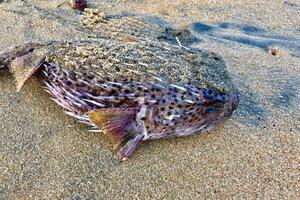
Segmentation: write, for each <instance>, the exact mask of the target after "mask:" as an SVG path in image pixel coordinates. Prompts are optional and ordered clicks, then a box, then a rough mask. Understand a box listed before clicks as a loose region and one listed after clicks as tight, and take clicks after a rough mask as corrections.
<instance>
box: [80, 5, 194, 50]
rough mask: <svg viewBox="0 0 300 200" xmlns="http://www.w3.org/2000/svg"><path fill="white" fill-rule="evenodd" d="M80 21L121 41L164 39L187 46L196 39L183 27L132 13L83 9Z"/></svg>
mask: <svg viewBox="0 0 300 200" xmlns="http://www.w3.org/2000/svg"><path fill="white" fill-rule="evenodd" d="M81 23H82V25H83V26H84V27H86V28H88V29H90V30H92V31H93V32H94V33H97V34H99V35H100V36H103V37H107V38H110V39H117V40H121V41H141V40H148V41H164V42H168V43H172V44H178V41H179V42H180V43H181V44H182V45H186V46H188V45H189V44H190V43H192V42H194V41H196V40H197V39H196V38H195V37H194V36H193V35H192V34H191V32H190V31H189V30H188V29H185V28H179V29H178V28H173V27H171V26H167V25H158V24H156V23H153V22H151V21H150V20H149V19H146V17H142V16H137V15H132V14H116V15H106V14H105V13H104V12H101V11H100V10H99V9H91V8H86V9H84V12H83V15H82V18H81ZM177 40H178V41H177Z"/></svg>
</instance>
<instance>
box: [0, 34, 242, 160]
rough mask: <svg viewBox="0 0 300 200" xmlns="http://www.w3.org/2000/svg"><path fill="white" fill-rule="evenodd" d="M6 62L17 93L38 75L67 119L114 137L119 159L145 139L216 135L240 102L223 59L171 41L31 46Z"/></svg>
mask: <svg viewBox="0 0 300 200" xmlns="http://www.w3.org/2000/svg"><path fill="white" fill-rule="evenodd" d="M1 62H2V65H3V66H7V67H8V68H9V69H10V71H11V72H12V73H13V74H14V76H15V78H16V80H17V82H18V88H19V89H20V88H21V87H22V86H23V85H24V83H25V81H26V80H27V79H28V78H29V77H30V76H31V75H33V74H34V73H35V72H37V71H39V74H41V76H40V77H41V79H42V80H43V82H44V83H45V85H46V91H47V92H49V93H50V94H51V95H52V96H53V100H54V101H55V102H56V103H57V104H59V105H60V106H62V107H64V108H65V109H66V110H67V112H66V113H67V114H69V115H71V116H72V117H75V118H77V119H78V120H79V121H81V122H83V123H86V124H88V125H90V126H92V127H93V128H94V129H99V130H102V131H103V132H104V133H106V134H109V135H112V136H113V138H114V139H115V141H116V142H117V147H116V148H117V150H118V156H119V158H120V159H121V160H126V159H128V158H129V157H130V156H131V155H132V154H133V152H134V151H135V149H136V148H137V146H138V144H139V143H140V142H141V141H145V140H149V139H159V138H166V137H174V136H185V135H190V134H192V133H195V132H203V131H207V130H210V129H212V128H214V127H215V126H217V125H218V124H220V123H222V122H224V121H225V120H226V119H228V118H229V117H230V116H231V115H232V113H233V111H234V110H235V109H236V107H237V105H238V102H239V98H238V94H237V91H236V89H235V88H234V86H233V84H232V82H231V80H230V77H229V76H228V73H227V71H226V66H225V64H224V62H223V61H222V59H221V58H220V57H219V56H218V55H216V54H214V53H211V52H206V51H202V50H198V49H187V48H182V47H179V46H176V45H172V44H169V43H165V42H153V43H149V42H147V41H139V42H134V41H130V42H124V41H119V40H111V39H103V40H101V39H99V40H97V41H73V42H49V43H47V44H27V45H25V46H22V47H18V48H16V49H15V50H13V51H10V52H9V53H4V54H2V56H0V65H1ZM23 69H27V70H26V71H27V73H24V72H23V71H22V70H23Z"/></svg>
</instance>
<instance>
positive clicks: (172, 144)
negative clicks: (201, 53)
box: [0, 0, 300, 199]
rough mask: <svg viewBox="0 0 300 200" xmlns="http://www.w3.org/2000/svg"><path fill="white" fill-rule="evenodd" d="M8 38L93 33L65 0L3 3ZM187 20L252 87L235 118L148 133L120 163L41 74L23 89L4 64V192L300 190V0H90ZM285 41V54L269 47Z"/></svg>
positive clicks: (271, 193)
mask: <svg viewBox="0 0 300 200" xmlns="http://www.w3.org/2000/svg"><path fill="white" fill-rule="evenodd" d="M0 2H1V3H0V48H1V50H6V49H8V48H10V47H13V46H16V45H19V44H22V43H24V42H26V41H49V40H69V39H72V38H86V37H88V36H90V35H92V34H91V33H90V32H89V31H87V30H82V29H81V28H80V26H79V24H78V18H79V15H80V13H79V12H76V11H73V10H70V9H69V8H68V7H67V6H62V7H61V8H60V9H56V6H57V5H58V4H60V3H61V2H63V0H60V1H59V0H55V1H38V0H27V1H25V0H22V1H21V0H13V1H5V0H4V1H0ZM89 2H90V6H93V7H98V8H101V9H103V10H104V11H106V12H109V13H119V12H133V13H139V14H143V15H147V16H149V17H150V18H152V19H153V20H154V21H156V22H157V23H170V24H173V25H175V26H179V27H182V26H184V27H188V28H189V29H190V30H191V31H192V32H193V33H194V34H195V35H196V36H197V37H198V38H199V42H198V43H195V44H193V47H198V48H203V49H207V50H211V51H214V52H217V53H218V54H220V55H221V56H222V57H223V58H224V60H225V62H226V64H227V66H228V71H229V72H230V74H231V76H232V78H233V81H234V82H235V85H236V86H237V87H238V89H239V90H240V92H241V103H240V106H239V108H238V110H237V111H236V112H235V113H234V115H233V116H232V118H231V119H229V120H228V121H227V122H226V123H225V124H224V125H222V126H220V127H219V128H217V129H215V130H213V131H211V132H207V133H202V134H195V135H193V136H191V137H186V138H175V139H166V140H159V141H149V142H146V143H144V144H143V145H142V146H141V147H140V148H139V149H138V151H137V152H136V154H135V155H134V156H133V157H132V158H131V159H130V160H129V161H126V162H119V161H118V160H117V159H116V157H115V155H114V153H113V151H112V146H113V144H112V143H111V141H110V139H109V138H108V137H106V136H104V135H101V134H99V133H89V132H87V127H86V126H85V125H82V124H79V123H77V122H76V120H74V119H72V118H70V117H68V116H66V115H65V114H64V113H63V110H62V109H61V108H60V107H58V106H57V105H56V104H55V103H54V102H53V101H51V100H50V99H49V96H48V94H47V93H46V92H45V91H43V88H42V85H41V84H40V82H39V81H37V80H36V79H33V80H31V81H29V82H28V84H27V85H26V86H25V87H24V88H23V90H22V91H21V92H19V93H17V92H16V91H15V86H14V82H13V79H12V77H11V76H10V75H9V73H8V72H4V71H3V70H2V71H0V130H1V134H0V199H300V129H299V121H300V108H299V105H300V95H299V85H300V76H299V74H300V28H299V27H300V26H299V25H300V17H299V16H300V3H299V1H297V0H287V1H279V0H274V1H268V0H255V1H253V0H251V1H250V0H235V1H233V0H223V1H208V0H203V1H198V0H190V1H187V0H181V1H179V0H175V1H168V0H163V1H160V0H149V1H142V0H139V1H137V0H136V1H121V0H119V1H108V0H107V1H89ZM276 48H277V49H280V51H281V52H283V53H279V54H278V56H274V55H271V54H270V51H271V52H272V49H276Z"/></svg>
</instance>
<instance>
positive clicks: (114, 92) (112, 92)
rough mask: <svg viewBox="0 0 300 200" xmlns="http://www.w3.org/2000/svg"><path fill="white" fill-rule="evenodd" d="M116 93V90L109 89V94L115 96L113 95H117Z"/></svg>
mask: <svg viewBox="0 0 300 200" xmlns="http://www.w3.org/2000/svg"><path fill="white" fill-rule="evenodd" d="M117 94H118V92H117V91H116V90H111V91H110V95H113V96H115V95H117Z"/></svg>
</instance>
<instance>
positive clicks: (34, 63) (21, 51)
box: [0, 43, 44, 91]
mask: <svg viewBox="0 0 300 200" xmlns="http://www.w3.org/2000/svg"><path fill="white" fill-rule="evenodd" d="M42 49H43V48H42V45H40V44H37V43H26V44H24V45H21V46H18V47H15V48H13V49H11V50H10V51H8V52H4V53H2V54H0V69H8V70H9V71H10V72H11V73H12V75H13V76H14V78H15V80H16V87H17V91H20V90H21V88H22V87H23V86H24V84H25V82H26V81H27V80H28V79H29V78H30V77H31V76H32V75H33V74H34V73H35V72H36V71H37V70H38V69H39V67H40V66H41V64H42V63H43V61H44V55H43V51H41V50H42Z"/></svg>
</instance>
